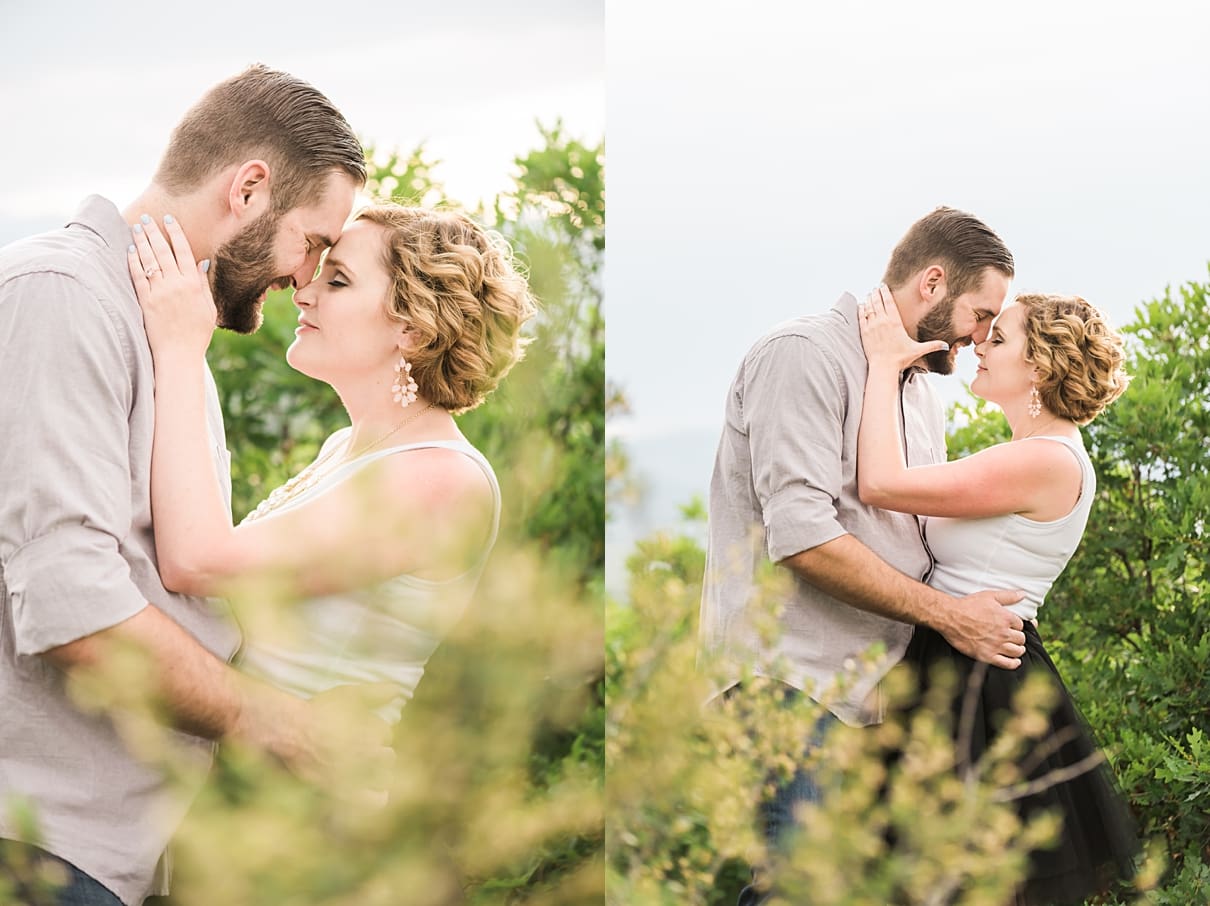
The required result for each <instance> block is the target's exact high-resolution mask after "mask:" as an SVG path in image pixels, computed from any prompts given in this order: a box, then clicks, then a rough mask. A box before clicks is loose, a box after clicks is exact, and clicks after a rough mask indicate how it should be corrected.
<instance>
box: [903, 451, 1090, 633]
mask: <svg viewBox="0 0 1210 906" xmlns="http://www.w3.org/2000/svg"><path fill="white" fill-rule="evenodd" d="M1025 440H1034V441H1038V440H1046V441H1055V442H1058V443H1061V444H1063V446H1065V447H1067V449H1069V450H1071V452H1072V455H1074V456H1075V457H1076V459H1077V460H1078V461H1079V463H1080V471H1081V473H1082V475H1083V481H1082V482H1081V485H1080V496H1079V499H1078V500H1076V504H1075V506H1074V507H1072V510H1071V512H1069V513H1068V514H1067V515H1066V516H1063V517H1061V518H1059V519H1055V520H1053V521H1051V522H1038V521H1036V520H1034V519H1026V518H1025V517H1024V516H1020V515H1018V514H1016V513H1008V514H1005V515H1002V516H988V517H985V518H982V519H955V518H950V517H947V516H929V517H928V518H927V519H926V520H925V529H924V531H925V537H926V539H927V540H928V546H929V550H931V551H932V554H933V557H934V559H935V560H936V565H935V566H934V567H933V574H932V576H931V577H930V578H929V585H931V586H932V587H933V588H936V589H939V590H941V591H944V592H947V593H949V594H951V595H955V596H958V597H961V596H963V595H968V594H973V593H974V592H977V591H983V590H985V589H997V588H1008V589H1012V588H1019V589H1020V590H1021V591H1023V592H1025V597H1024V598H1023V599H1022V600H1021V601H1019V602H1018V603H1016V604H1013V605H1011V606H1010V607H1009V609H1010V610H1012V611H1013V612H1014V613H1016V614H1018V615H1019V616H1020V617H1021V618H1022V619H1023V620H1032V619H1034V618H1035V617H1037V615H1038V608H1040V607H1041V606H1042V602H1043V601H1044V600H1045V598H1046V594H1047V592H1049V591H1050V587H1051V586H1052V585H1053V584H1054V581H1055V579H1057V578H1058V577H1059V574H1060V573H1061V572H1063V569H1064V567H1066V566H1067V561H1068V560H1070V559H1071V555H1072V554H1074V553H1075V551H1076V548H1077V547H1079V545H1080V539H1081V538H1082V537H1083V535H1084V526H1085V525H1087V523H1088V513H1089V511H1090V510H1091V509H1092V501H1093V499H1094V498H1095V497H1096V473H1095V472H1094V471H1093V468H1092V461H1091V460H1090V459H1089V458H1088V454H1087V453H1086V452H1085V451H1084V446H1083V445H1082V444H1081V443H1080V442H1079V441H1077V440H1072V439H1071V438H1067V437H1053V436H1049V435H1041V436H1038V437H1030V438H1025ZM1023 442H1024V441H1017V443H1023Z"/></svg>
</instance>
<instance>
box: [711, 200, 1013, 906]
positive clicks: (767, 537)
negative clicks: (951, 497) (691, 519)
mask: <svg viewBox="0 0 1210 906" xmlns="http://www.w3.org/2000/svg"><path fill="white" fill-rule="evenodd" d="M1012 276H1013V259H1012V255H1011V254H1010V252H1009V251H1008V249H1007V248H1006V247H1005V246H1004V244H1003V242H1001V240H1000V239H999V238H998V237H997V236H996V235H995V234H994V233H993V232H992V231H991V230H990V229H988V227H986V226H985V225H984V224H983V223H981V222H980V221H979V220H977V219H976V218H975V217H972V216H971V215H970V214H966V213H964V212H962V211H957V210H954V209H952V208H944V207H943V208H938V209H937V210H935V211H933V212H932V213H931V214H928V215H926V216H925V217H923V218H921V219H920V220H919V221H917V222H916V223H915V224H914V225H913V226H912V227H911V228H910V229H909V230H908V232H907V234H906V235H905V236H904V237H903V239H902V240H901V241H900V242H899V244H898V246H897V247H896V248H895V250H894V252H893V253H892V255H891V260H890V263H889V264H888V266H887V270H886V274H885V276H884V282H885V283H886V284H887V285H888V286H889V287H890V290H891V293H892V295H893V296H894V299H895V302H896V304H897V306H898V308H899V311H900V314H901V315H902V318H903V323H904V326H905V327H906V328H907V330H908V332H909V333H911V334H912V335H913V336H914V337H915V338H916V339H918V340H920V341H925V340H944V341H946V342H948V343H949V347H950V348H949V350H948V351H943V352H940V353H933V354H930V355H929V356H927V357H926V358H925V359H924V360H923V361H924V363H925V366H926V367H927V368H928V370H931V371H934V372H938V373H943V374H947V373H949V372H951V371H952V370H953V363H954V357H955V355H956V354H957V351H958V349H960V348H961V347H962V346H966V345H970V344H972V343H978V342H982V341H983V339H984V338H985V337H986V335H987V330H988V326H989V324H990V322H991V320H992V318H993V317H994V316H995V315H996V314H998V313H999V311H1000V307H1001V305H1002V304H1003V302H1004V297H1005V295H1006V294H1007V291H1008V284H1009V281H1010V279H1011V278H1012ZM923 370H924V369H923V368H916V369H909V371H908V372H907V373H905V377H904V380H903V381H902V383H901V394H900V395H901V407H902V415H903V423H902V424H903V434H904V435H905V446H906V455H907V461H908V463H909V465H913V466H916V465H925V464H928V463H934V462H941V461H944V459H945V434H944V424H943V417H942V412H941V407H940V404H939V402H938V401H937V399H936V397H935V395H934V394H933V392H932V388H930V387H929V385H928V382H927V380H926V379H925V378H924V375H923ZM865 374H866V360H865V354H864V353H863V351H862V346H861V337H860V332H859V329H858V326H857V299H855V298H854V297H853V296H852V295H850V294H847V293H846V294H845V295H843V296H841V298H840V299H839V301H837V303H836V304H835V305H834V306H833V307H832V309H831V310H830V311H828V312H826V313H824V314H821V315H809V316H806V317H801V318H798V319H796V320H793V321H790V322H788V323H786V324H783V325H781V326H779V327H778V328H776V329H775V330H774V331H773V332H772V333H770V334H769V335H767V336H766V337H764V338H763V339H761V340H759V341H758V342H757V343H756V345H755V346H753V347H752V349H751V350H750V351H749V352H748V354H747V355H746V356H745V357H744V360H743V362H742V363H741V365H740V368H739V372H738V374H737V375H736V377H735V380H734V382H733V383H732V385H731V389H730V392H729V394H728V397H727V404H726V416H725V425H724V428H723V435H722V440H721V442H720V444H719V448H718V454H717V457H716V459H715V466H714V475H713V478H712V480H711V485H710V519H709V533H710V534H709V544H708V552H707V565H706V575H705V582H704V588H703V594H702V614H701V630H700V631H701V638H700V641H701V652H702V656H703V663H704V664H708V665H709V667H710V669H711V670H717V671H718V674H717V678H718V679H719V681H720V683H719V691H720V692H722V691H724V690H727V689H729V688H732V687H735V686H736V685H737V684H738V683H739V682H740V679H741V677H742V676H743V675H744V674H745V672H751V673H752V674H753V675H756V676H764V677H768V678H770V679H773V680H777V681H780V682H781V683H784V684H786V685H787V686H789V687H790V688H791V689H793V690H799V691H802V692H805V693H806V694H808V695H810V696H811V697H812V698H813V699H815V700H816V701H819V702H821V703H823V704H824V705H825V706H826V708H827V712H828V713H827V715H826V716H825V718H824V720H823V721H822V722H821V725H820V726H819V727H816V728H813V729H812V730H811V731H810V732H809V733H808V734H807V739H806V740H805V743H806V745H807V747H808V749H809V748H812V747H814V746H817V745H818V744H819V741H820V739H821V738H822V735H823V732H824V731H825V730H826V729H827V727H828V726H829V725H830V724H833V723H835V722H842V723H844V724H847V725H849V726H855V727H861V726H868V725H871V724H875V723H878V722H880V721H881V720H882V718H883V708H884V703H883V701H882V699H881V697H880V694H879V690H880V687H879V682H880V680H881V679H882V678H883V677H884V676H885V675H886V672H887V671H888V670H889V669H890V667H891V666H893V665H894V664H895V663H896V662H897V661H899V660H900V659H901V658H902V656H903V654H904V651H905V649H906V647H907V643H908V640H909V638H910V636H911V632H912V629H911V625H912V624H917V625H923V626H931V627H933V628H935V629H937V630H938V631H939V632H941V633H942V634H943V635H944V636H945V637H946V638H947V639H948V640H949V641H950V642H951V643H952V644H953V645H954V647H956V648H957V649H958V650H960V651H962V652H963V653H965V654H968V655H970V656H971V657H973V658H976V659H978V660H982V661H986V662H988V663H991V664H995V665H996V666H1000V667H1016V666H1019V664H1020V661H1019V660H1018V656H1019V655H1020V654H1021V653H1022V652H1023V651H1024V643H1025V636H1024V633H1023V632H1022V631H1021V629H1022V622H1021V620H1020V618H1019V617H1017V616H1015V615H1014V614H1013V613H1012V612H1011V611H1009V610H1006V609H1004V607H1003V606H1002V605H1004V604H1010V603H1014V602H1015V601H1017V600H1019V598H1020V594H1019V593H1017V592H1006V591H998V592H997V591H986V592H981V593H979V594H976V595H971V596H969V597H967V598H963V599H961V600H958V599H954V598H951V597H949V596H947V595H945V594H943V593H941V592H939V591H935V590H933V589H931V588H929V587H928V586H927V585H925V584H924V582H925V580H926V579H927V577H928V573H929V571H930V569H931V560H930V557H929V552H928V550H927V548H926V546H925V543H924V539H923V535H922V531H921V526H920V524H919V521H918V520H917V519H916V517H914V516H911V515H906V514H902V513H892V512H888V511H885V510H879V509H876V508H873V507H867V506H865V505H864V504H862V502H861V500H860V499H859V498H858V493H857V472H856V465H857V463H856V452H857V431H858V426H859V425H860V422H861V401H862V393H863V391H864V388H865ZM770 562H772V563H775V564H777V565H778V566H780V567H783V568H784V569H785V570H786V573H787V575H786V578H788V579H789V583H788V589H789V590H788V592H787V593H786V595H785V596H784V599H783V600H780V601H778V602H777V603H778V604H779V605H780V610H779V611H777V612H775V613H772V614H770V613H769V611H768V609H767V608H764V607H763V605H762V603H761V599H762V596H765V597H767V595H765V594H764V592H762V581H761V576H762V574H763V573H764V572H765V571H766V570H767V564H769V563H770ZM770 621H771V622H772V632H771V633H770V632H768V631H767V630H768V628H769V627H768V626H767V625H765V624H768V623H769V622H770ZM875 645H881V646H882V647H883V648H884V649H885V655H884V656H883V657H881V658H880V659H879V660H878V662H877V663H876V664H874V665H873V667H872V668H866V669H858V666H857V665H859V664H861V663H862V659H863V655H867V654H868V652H869V651H870V650H871V648H872V646H875ZM842 679H843V682H841V680H842ZM792 694H793V693H792ZM818 795H819V792H818V789H817V786H816V784H815V781H814V778H813V777H812V776H810V775H809V774H808V773H806V772H803V771H800V772H799V774H798V775H797V776H796V777H795V778H794V779H793V780H792V781H791V782H790V783H788V784H786V785H785V786H783V787H782V788H781V789H780V790H779V791H778V793H777V795H776V796H775V797H774V800H773V801H772V802H771V803H769V804H767V806H766V815H765V817H766V818H767V830H768V835H769V838H770V842H774V843H776V842H777V841H778V840H779V839H781V838H782V837H783V834H784V832H785V831H786V830H787V829H789V827H790V826H791V825H792V821H793V809H794V806H795V804H796V803H797V802H801V801H805V800H814V799H817V798H818ZM741 902H744V901H743V900H741Z"/></svg>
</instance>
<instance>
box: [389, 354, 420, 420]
mask: <svg viewBox="0 0 1210 906" xmlns="http://www.w3.org/2000/svg"><path fill="white" fill-rule="evenodd" d="M391 393H393V394H394V397H393V399H394V400H395V402H397V403H399V407H400V408H401V409H406V408H407V407H408V406H410V405H412V403H414V402H416V379H415V378H413V377H412V363H411V362H409V361H408V360H407V359H406V358H404V357H403V355H402V354H400V356H399V361H398V362H396V363H395V383H393V384H392V385H391Z"/></svg>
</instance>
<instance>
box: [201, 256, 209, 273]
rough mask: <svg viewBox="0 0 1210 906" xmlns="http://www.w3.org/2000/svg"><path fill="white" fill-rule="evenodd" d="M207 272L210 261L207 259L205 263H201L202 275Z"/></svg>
mask: <svg viewBox="0 0 1210 906" xmlns="http://www.w3.org/2000/svg"><path fill="white" fill-rule="evenodd" d="M209 270H210V259H209V258H207V259H206V260H205V261H203V262H202V273H203V274H204V273H206V272H207V271H209Z"/></svg>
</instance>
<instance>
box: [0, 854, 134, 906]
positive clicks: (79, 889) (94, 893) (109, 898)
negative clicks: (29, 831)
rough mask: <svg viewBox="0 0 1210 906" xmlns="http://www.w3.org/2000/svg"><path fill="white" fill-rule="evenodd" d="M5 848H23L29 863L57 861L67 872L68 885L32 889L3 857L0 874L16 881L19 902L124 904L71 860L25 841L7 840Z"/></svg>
mask: <svg viewBox="0 0 1210 906" xmlns="http://www.w3.org/2000/svg"><path fill="white" fill-rule="evenodd" d="M4 846H5V851H6V853H8V854H12V853H14V852H16V851H18V850H20V855H21V860H22V861H23V862H25V863H26V864H28V865H42V864H45V863H56V864H58V865H59V866H61V867H62V868H63V869H64V872H65V873H66V878H67V883H66V886H63V887H56V888H54V889H53V890H42V889H31V888H30V887H29V886H28V885H27V884H26V882H25V881H24V880H22V879H18V878H16V877H15V876H14V874H13V870H12V867H11V866H9V865H7V864H5V862H4V861H3V860H0V875H4V876H6V877H10V878H12V879H13V880H14V881H16V888H17V890H16V893H17V897H18V899H17V900H16V902H17V903H21V904H29V906H122V901H121V900H119V899H118V898H117V896H115V895H114V893H113V891H111V890H110V889H109V888H108V887H105V886H104V885H103V884H101V883H100V882H99V881H96V880H94V879H93V878H92V877H90V876H89V875H86V874H85V873H84V872H82V871H80V869H78V868H76V867H75V866H74V865H72V864H71V863H70V862H66V861H64V860H63V859H60V858H59V857H58V856H54V855H51V854H50V853H48V852H45V851H43V850H41V849H38V848H37V847H34V846H29V845H27V844H24V843H15V842H13V841H11V840H5V841H4Z"/></svg>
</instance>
